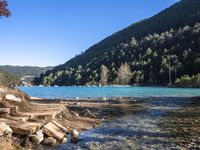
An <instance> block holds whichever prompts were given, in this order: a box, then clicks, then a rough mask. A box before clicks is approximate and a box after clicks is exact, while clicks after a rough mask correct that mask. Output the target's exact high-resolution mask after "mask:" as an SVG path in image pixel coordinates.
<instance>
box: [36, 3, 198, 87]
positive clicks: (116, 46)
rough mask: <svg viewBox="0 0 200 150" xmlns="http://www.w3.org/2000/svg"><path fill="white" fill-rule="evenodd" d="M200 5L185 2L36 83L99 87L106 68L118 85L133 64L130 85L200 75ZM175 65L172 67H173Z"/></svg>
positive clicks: (96, 47) (132, 28)
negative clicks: (125, 65) (121, 70)
mask: <svg viewBox="0 0 200 150" xmlns="http://www.w3.org/2000/svg"><path fill="white" fill-rule="evenodd" d="M198 22H200V1H199V0H182V1H181V2H178V3H176V4H174V5H173V6H171V7H170V8H167V9H165V10H164V11H162V12H161V13H159V14H157V15H155V16H153V17H151V18H149V19H146V20H143V21H140V22H137V23H135V24H133V25H131V26H129V27H127V28H125V29H123V30H121V31H119V32H117V33H115V34H113V35H111V36H110V37H108V38H106V39H104V40H102V41H101V42H99V43H97V44H95V45H94V46H92V47H90V48H89V49H88V50H86V51H85V52H84V53H83V54H81V55H79V56H76V57H74V58H73V59H71V60H69V61H68V62H66V63H65V64H63V65H60V66H57V67H55V68H54V69H53V70H52V71H47V72H46V73H45V74H42V75H41V76H40V77H39V78H36V79H35V80H34V82H35V84H45V85H49V84H50V85H54V84H58V85H74V84H81V85H84V84H98V83H99V80H100V78H101V73H100V68H101V65H102V64H104V65H106V66H107V67H108V69H109V76H108V82H109V83H110V84H118V83H117V82H116V81H117V80H116V78H119V77H118V76H119V70H118V69H119V68H120V66H121V64H123V63H125V62H127V63H128V65H129V66H130V69H131V71H132V74H133V76H132V78H131V82H130V83H129V84H134V83H145V84H167V83H168V82H169V77H168V72H169V69H170V72H171V73H172V74H170V75H171V80H172V82H174V81H175V80H176V78H177V77H180V76H182V75H185V74H189V75H192V74H197V73H199V70H200V68H199V64H200V60H199V59H198V58H199V56H200V53H199V47H200V45H199V37H200V33H199V24H198ZM169 62H170V67H171V68H170V67H169Z"/></svg>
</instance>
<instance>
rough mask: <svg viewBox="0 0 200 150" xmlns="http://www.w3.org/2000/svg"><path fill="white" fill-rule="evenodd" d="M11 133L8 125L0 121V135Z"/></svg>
mask: <svg viewBox="0 0 200 150" xmlns="http://www.w3.org/2000/svg"><path fill="white" fill-rule="evenodd" d="M12 133H13V131H12V129H11V128H10V126H9V125H7V124H6V123H5V122H1V123H0V136H3V135H6V134H12Z"/></svg>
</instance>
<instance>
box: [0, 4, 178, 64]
mask: <svg viewBox="0 0 200 150" xmlns="http://www.w3.org/2000/svg"><path fill="white" fill-rule="evenodd" d="M176 1H177V0H8V4H9V9H10V11H11V13H12V16H11V17H9V18H1V19H0V45H1V49H0V51H1V55H0V56H1V58H0V65H21V66H24V65H34V66H49V65H59V64H63V63H65V62H66V61H67V60H69V59H70V58H72V57H74V56H75V55H76V54H80V53H81V52H82V51H85V50H86V49H87V48H89V47H90V46H92V45H93V44H95V43H97V42H99V41H100V40H102V39H103V38H105V37H107V36H109V35H111V34H112V33H114V32H116V31H118V30H121V29H123V28H125V27H127V26H129V25H130V24H132V23H134V22H137V21H139V20H141V19H144V18H148V17H150V16H152V15H154V14H156V13H158V12H160V11H161V10H163V9H165V8H167V7H169V6H170V5H172V4H173V3H175V2H176Z"/></svg>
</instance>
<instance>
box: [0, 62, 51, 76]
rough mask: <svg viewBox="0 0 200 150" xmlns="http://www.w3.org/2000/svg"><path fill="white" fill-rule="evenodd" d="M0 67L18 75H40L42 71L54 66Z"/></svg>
mask: <svg viewBox="0 0 200 150" xmlns="http://www.w3.org/2000/svg"><path fill="white" fill-rule="evenodd" d="M0 69H3V70H5V71H6V72H8V73H10V74H13V75H16V76H18V77H20V78H21V77H24V76H35V77H36V76H39V75H40V74H41V73H43V72H46V71H47V70H51V69H53V67H35V66H9V65H6V66H0Z"/></svg>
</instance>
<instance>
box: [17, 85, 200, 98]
mask: <svg viewBox="0 0 200 150" xmlns="http://www.w3.org/2000/svg"><path fill="white" fill-rule="evenodd" d="M19 89H21V90H22V91H24V92H26V93H27V94H28V95H29V96H33V97H42V98H62V99H70V98H75V97H80V98H86V97H89V98H97V97H193V96H200V88H199V89H195V88H193V89H191V88H166V87H19Z"/></svg>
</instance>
